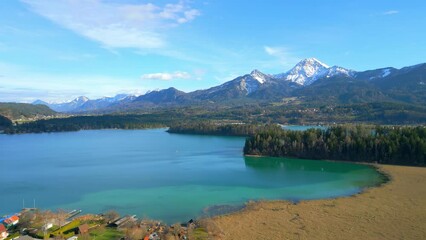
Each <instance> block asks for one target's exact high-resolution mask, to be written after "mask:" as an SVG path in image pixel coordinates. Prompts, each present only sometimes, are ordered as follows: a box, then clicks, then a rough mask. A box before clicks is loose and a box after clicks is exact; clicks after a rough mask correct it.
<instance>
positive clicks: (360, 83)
mask: <svg viewBox="0 0 426 240" xmlns="http://www.w3.org/2000/svg"><path fill="white" fill-rule="evenodd" d="M424 79H426V64H418V65H415V66H410V67H405V68H402V69H396V68H391V67H388V68H380V69H374V70H367V71H362V72H356V71H353V70H349V69H346V68H343V67H340V66H332V67H330V66H328V65H327V64H324V63H322V62H320V61H319V60H317V59H315V58H308V59H304V60H302V61H300V62H299V63H297V64H296V65H295V66H294V67H293V68H292V69H290V70H289V71H287V72H285V73H281V74H277V75H269V74H264V73H262V72H260V71H258V70H253V71H252V72H251V73H249V74H245V75H242V76H239V77H237V78H235V79H232V80H230V81H228V82H225V83H223V84H221V85H218V86H214V87H211V88H208V89H203V90H196V91H193V92H188V93H186V92H182V91H179V90H178V89H175V88H168V89H163V90H157V91H151V92H147V93H145V94H144V95H141V96H139V97H136V96H134V95H127V94H119V95H117V96H115V97H104V98H100V99H95V100H89V99H87V98H86V97H79V98H76V99H74V100H73V101H70V102H66V103H53V104H52V103H47V102H44V101H41V100H38V101H35V102H34V104H44V105H47V106H49V107H51V108H52V109H53V110H55V111H58V112H90V111H94V112H96V111H98V112H99V111H122V110H123V109H140V108H153V107H171V106H185V105H193V104H194V105H199V106H204V105H205V104H240V103H245V102H246V101H248V102H252V101H263V102H267V101H270V102H280V101H283V100H284V99H289V98H297V101H307V102H309V101H311V102H318V101H319V102H322V101H338V102H340V103H357V102H370V101H393V100H395V101H408V102H410V101H411V102H419V101H422V99H426V96H424V93H425V92H426V89H425V88H426V84H425V80H424ZM313 83H315V84H313Z"/></svg>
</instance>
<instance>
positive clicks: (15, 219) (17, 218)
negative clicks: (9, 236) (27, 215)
mask: <svg viewBox="0 0 426 240" xmlns="http://www.w3.org/2000/svg"><path fill="white" fill-rule="evenodd" d="M16 221H19V217H18V216H16V215H13V216H12V217H10V218H8V219H6V220H4V222H5V223H7V224H12V223H14V222H16Z"/></svg>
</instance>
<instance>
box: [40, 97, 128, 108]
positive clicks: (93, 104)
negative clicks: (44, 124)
mask: <svg viewBox="0 0 426 240" xmlns="http://www.w3.org/2000/svg"><path fill="white" fill-rule="evenodd" d="M134 99H136V96H135V95H130V94H118V95H116V96H114V97H103V98H99V99H94V100H90V99H89V98H87V97H85V96H80V97H78V98H75V99H73V100H71V101H68V102H61V103H55V102H45V101H42V100H36V101H34V102H33V103H32V104H34V105H36V104H42V105H46V106H48V107H50V108H51V109H52V110H55V111H57V112H82V111H90V110H96V109H99V108H104V107H107V106H109V105H111V104H113V103H116V102H122V101H126V102H131V101H133V100H134Z"/></svg>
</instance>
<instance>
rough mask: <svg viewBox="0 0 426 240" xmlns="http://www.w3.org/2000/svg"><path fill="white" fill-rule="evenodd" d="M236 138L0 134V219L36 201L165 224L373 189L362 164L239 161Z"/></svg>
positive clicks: (160, 133)
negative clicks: (250, 204)
mask: <svg viewBox="0 0 426 240" xmlns="http://www.w3.org/2000/svg"><path fill="white" fill-rule="evenodd" d="M244 140H245V139H244V138H241V137H218V136H199V135H179V134H169V133H167V132H165V129H155V130H96V131H80V132H68V133H50V134H24V135H0V174H1V176H2V184H0V193H1V195H0V215H1V214H6V213H12V212H15V211H19V210H20V209H21V208H22V206H23V200H25V207H32V206H33V199H35V200H36V206H37V207H40V208H49V209H56V208H62V209H69V210H72V209H82V210H83V212H91V213H100V212H104V211H107V210H109V209H114V210H117V211H119V212H120V213H122V214H136V215H137V216H138V217H139V218H142V217H149V218H154V219H160V220H163V221H166V222H167V223H173V222H177V221H185V220H188V219H190V218H195V217H197V216H201V215H203V214H211V213H212V211H207V210H206V209H207V208H208V207H209V206H216V207H213V208H211V209H215V208H218V209H222V207H221V205H224V206H223V208H224V209H227V208H229V209H234V208H235V207H236V206H239V205H242V204H243V203H245V202H247V201H248V200H259V199H290V200H295V201H297V200H301V199H317V198H330V197H336V196H342V195H350V194H354V193H357V192H359V191H360V190H361V189H362V188H364V187H367V186H373V185H376V184H378V183H379V182H380V181H381V177H380V174H378V173H377V172H376V171H375V170H374V169H373V168H371V167H368V166H365V165H357V164H350V163H341V162H327V161H311V160H296V159H285V158H253V157H243V154H242V147H243V145H244ZM228 205H230V206H228ZM218 206H219V207H218ZM213 212H214V211H213ZM219 212H220V211H219Z"/></svg>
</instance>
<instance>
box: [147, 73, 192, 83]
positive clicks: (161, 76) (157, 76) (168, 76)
mask: <svg viewBox="0 0 426 240" xmlns="http://www.w3.org/2000/svg"><path fill="white" fill-rule="evenodd" d="M141 78H142V79H147V80H165V81H168V80H173V79H189V78H191V74H189V73H187V72H174V73H167V72H165V73H149V74H144V75H142V77H141Z"/></svg>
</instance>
